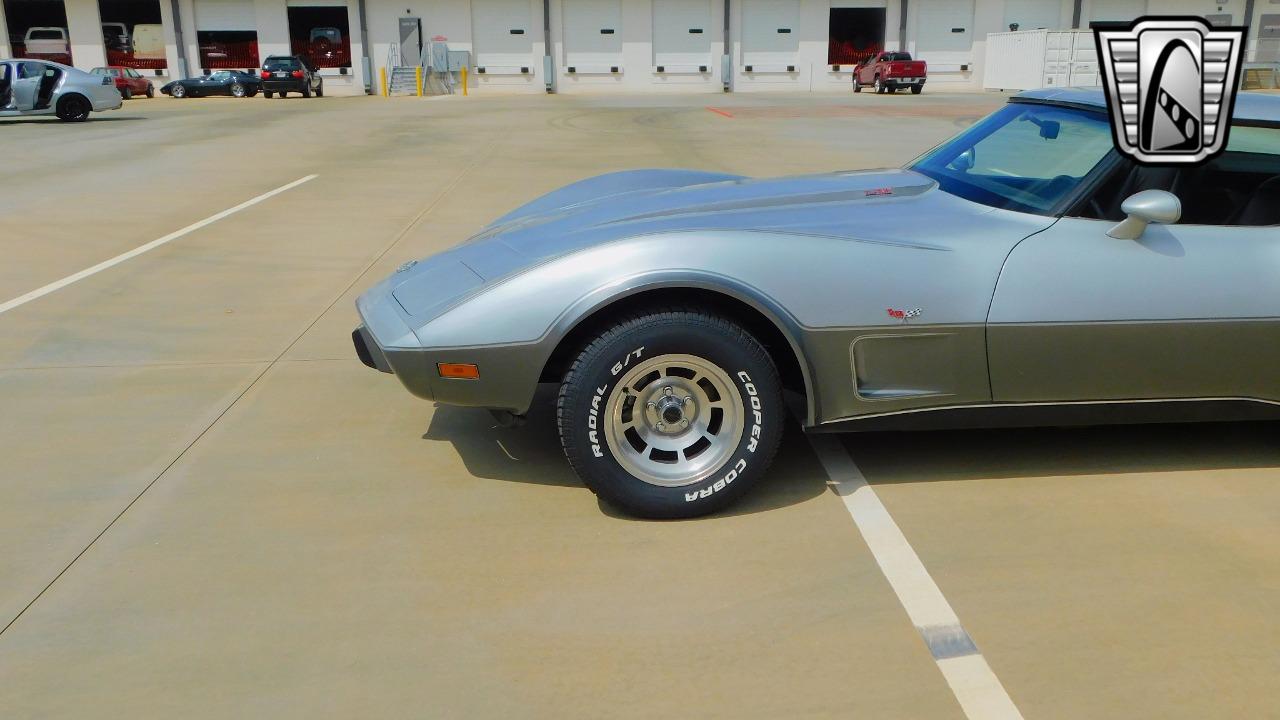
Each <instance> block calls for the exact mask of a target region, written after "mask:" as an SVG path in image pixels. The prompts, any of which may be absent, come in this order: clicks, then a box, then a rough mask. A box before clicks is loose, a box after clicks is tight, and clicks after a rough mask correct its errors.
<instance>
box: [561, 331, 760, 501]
mask: <svg viewBox="0 0 1280 720" xmlns="http://www.w3.org/2000/svg"><path fill="white" fill-rule="evenodd" d="M783 412H784V409H783V403H782V393H781V383H780V381H779V379H778V371H777V369H776V368H775V367H774V364H773V361H772V360H771V359H770V357H769V354H768V353H767V352H766V351H765V349H764V347H762V346H761V345H760V343H759V342H758V341H757V340H756V339H755V338H754V337H752V336H751V335H750V334H749V333H747V332H746V331H745V330H743V329H742V328H741V327H739V326H738V325H736V324H735V323H733V322H731V321H729V320H726V319H724V318H721V317H718V316H714V315H707V314H704V313H700V312H695V311H689V310H671V311H663V312H654V313H651V314H644V315H639V316H636V317H633V318H630V319H627V320H624V321H622V322H620V323H618V324H617V325H615V326H613V327H611V328H609V329H608V330H606V331H604V332H603V333H601V334H600V335H599V337H597V338H596V339H595V340H593V341H592V342H591V343H589V344H588V345H587V347H586V348H585V349H583V351H582V352H581V354H580V355H579V356H578V358H577V360H576V361H575V362H574V363H573V366H572V368H571V369H570V370H569V372H568V373H567V374H566V375H565V378H564V383H563V384H562V385H561V387H560V395H559V398H558V401H557V421H558V424H559V429H560V441H561V444H562V445H563V446H564V451H565V455H567V456H568V458H569V463H570V464H571V465H572V466H573V469H574V471H575V472H577V474H578V476H579V477H580V478H582V481H583V482H584V483H586V485H587V487H589V488H591V489H592V490H593V491H594V492H595V493H596V494H597V495H599V496H600V497H601V498H602V499H604V500H605V501H606V502H608V503H609V504H610V505H613V506H615V507H617V508H619V509H621V510H623V511H625V512H627V513H629V514H631V515H636V516H639V517H646V518H683V517H695V516H698V515H706V514H708V513H712V512H716V511H719V510H721V509H723V508H725V507H727V506H728V505H730V504H731V503H733V502H734V501H735V500H737V499H738V498H740V497H741V496H742V495H743V494H744V493H746V492H747V490H749V489H750V488H751V486H752V485H754V484H756V483H757V482H758V481H759V480H760V478H761V477H763V476H764V474H765V471H766V470H767V469H768V467H769V465H770V463H771V462H772V461H773V457H774V454H775V453H776V452H777V449H778V444H779V442H780V440H781V438H782V427H783Z"/></svg>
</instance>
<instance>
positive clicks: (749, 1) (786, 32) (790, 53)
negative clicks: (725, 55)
mask: <svg viewBox="0 0 1280 720" xmlns="http://www.w3.org/2000/svg"><path fill="white" fill-rule="evenodd" d="M799 51H800V0H745V1H744V2H743V4H742V64H743V65H744V66H745V67H744V69H746V68H750V70H748V72H762V71H763V72H787V68H788V67H795V65H796V53H798V52H799Z"/></svg>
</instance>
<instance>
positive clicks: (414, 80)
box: [387, 67, 418, 95]
mask: <svg viewBox="0 0 1280 720" xmlns="http://www.w3.org/2000/svg"><path fill="white" fill-rule="evenodd" d="M387 93H388V94H390V95H417V94H418V68H416V67H393V68H391V76H390V77H389V78H387Z"/></svg>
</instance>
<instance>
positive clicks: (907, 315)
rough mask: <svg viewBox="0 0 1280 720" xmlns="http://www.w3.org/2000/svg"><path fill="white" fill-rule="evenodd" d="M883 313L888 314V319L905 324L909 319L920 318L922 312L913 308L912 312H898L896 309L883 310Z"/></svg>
mask: <svg viewBox="0 0 1280 720" xmlns="http://www.w3.org/2000/svg"><path fill="white" fill-rule="evenodd" d="M885 312H887V313H889V317H891V318H893V319H894V320H901V321H902V322H903V323H906V322H907V321H908V320H910V319H911V318H915V317H920V313H922V312H924V311H923V310H921V309H920V308H915V309H913V310H899V309H897V308H885Z"/></svg>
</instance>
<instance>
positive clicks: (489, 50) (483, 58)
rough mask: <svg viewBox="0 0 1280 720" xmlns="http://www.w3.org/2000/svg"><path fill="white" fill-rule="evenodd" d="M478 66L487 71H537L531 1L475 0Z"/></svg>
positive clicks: (473, 13) (473, 14)
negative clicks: (534, 56)
mask: <svg viewBox="0 0 1280 720" xmlns="http://www.w3.org/2000/svg"><path fill="white" fill-rule="evenodd" d="M471 37H472V38H473V41H474V43H475V67H476V70H477V71H479V70H480V69H481V68H484V72H485V73H487V74H493V73H496V72H507V73H508V74H519V73H520V70H521V68H524V69H526V71H527V72H532V70H533V37H534V29H533V18H532V16H531V14H530V12H529V0H471Z"/></svg>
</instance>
